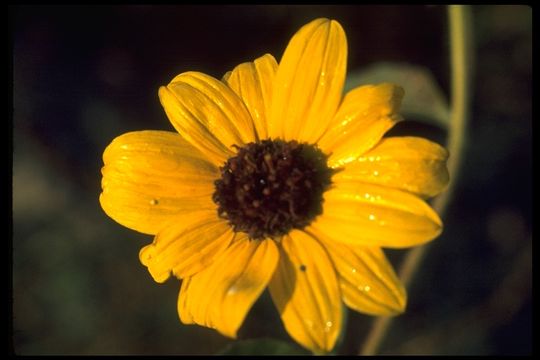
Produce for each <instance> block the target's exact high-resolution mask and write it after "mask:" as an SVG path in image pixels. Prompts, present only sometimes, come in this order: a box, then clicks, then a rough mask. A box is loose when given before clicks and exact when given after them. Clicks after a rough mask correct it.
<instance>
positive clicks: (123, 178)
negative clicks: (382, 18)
mask: <svg viewBox="0 0 540 360" xmlns="http://www.w3.org/2000/svg"><path fill="white" fill-rule="evenodd" d="M346 59H347V43H346V38H345V33H344V31H343V29H342V28H341V26H340V25H339V23H338V22H336V21H333V20H327V19H317V20H314V21H312V22H310V23H309V24H307V25H305V26H304V27H302V28H301V29H300V30H299V31H298V32H297V33H296V34H295V35H294V36H293V38H292V39H291V41H290V43H289V45H288V46H287V48H286V50H285V53H284V55H283V57H282V59H281V61H280V63H279V64H278V63H277V62H276V60H275V59H274V57H273V56H272V55H269V54H266V55H264V56H262V57H260V58H258V59H256V60H255V61H253V62H248V63H243V64H240V65H239V66H237V67H236V68H234V69H233V70H232V71H230V72H228V73H226V74H225V76H224V77H223V79H222V80H221V81H220V80H217V79H215V78H213V77H211V76H208V75H205V74H202V73H198V72H186V73H182V74H180V75H178V76H176V77H175V78H174V79H173V80H172V81H171V82H170V83H169V84H168V85H167V86H165V87H161V88H160V89H159V98H160V100H161V103H162V105H163V107H164V109H165V112H166V113H167V115H168V117H169V119H170V120H171V123H172V124H173V126H174V128H175V129H176V130H177V131H178V133H173V132H165V131H138V132H131V133H127V134H124V135H121V136H119V137H117V138H116V139H115V140H114V141H113V142H112V143H111V144H110V145H109V146H108V147H107V149H106V150H105V152H104V154H103V160H104V163H105V166H104V167H103V170H102V173H103V180H102V188H103V192H102V194H101V196H100V202H101V205H102V207H103V209H104V210H105V212H106V213H107V214H108V215H109V216H110V217H111V218H113V219H114V220H116V221H117V222H119V223H120V224H122V225H124V226H126V227H128V228H131V229H134V230H137V231H139V232H142V233H146V234H151V235H155V238H154V241H153V242H152V243H151V244H150V245H147V246H145V247H144V248H143V249H142V250H141V252H140V260H141V262H142V263H143V264H144V265H145V266H147V267H148V270H149V272H150V274H151V275H152V277H153V278H154V279H155V280H156V281H157V282H164V281H165V280H167V279H168V278H169V277H170V275H171V274H172V275H174V276H175V277H177V278H179V279H182V285H181V290H180V295H179V299H178V313H179V315H180V319H181V321H182V322H183V323H186V324H192V323H195V324H199V325H203V326H207V327H211V328H215V329H216V330H218V331H219V332H220V333H222V334H224V335H226V336H230V337H235V336H236V333H237V330H238V329H239V328H240V326H241V325H242V323H243V320H244V318H245V316H246V314H247V313H248V311H249V310H250V308H251V307H252V305H253V304H254V302H255V301H256V300H257V298H258V297H259V296H260V294H261V293H262V292H263V291H264V289H265V288H267V287H268V288H269V290H270V294H271V296H272V299H273V301H274V303H275V305H276V307H277V310H278V311H279V314H280V316H281V319H282V320H283V323H284V326H285V328H286V329H287V331H288V332H289V334H290V335H291V337H293V338H294V339H295V340H296V341H297V342H298V343H300V344H301V345H303V346H304V347H306V348H309V349H311V350H312V351H314V352H326V351H330V350H331V349H332V348H333V347H334V345H335V343H336V340H337V338H338V335H339V333H340V331H341V327H342V303H345V305H347V306H348V307H350V308H351V309H354V310H356V311H359V312H362V313H366V314H371V315H395V314H398V313H401V312H402V311H404V308H405V304H406V293H405V290H404V288H403V286H402V285H401V284H400V282H399V280H398V278H397V277H396V275H395V273H394V271H393V269H392V267H391V265H390V263H389V262H388V260H387V259H386V257H385V255H384V253H383V251H382V250H381V248H383V247H389V248H405V247H410V246H416V245H420V244H423V243H425V242H427V241H429V240H432V239H433V238H435V237H437V236H438V235H439V233H440V232H441V229H442V223H441V220H440V219H439V217H438V216H437V214H436V213H435V212H434V211H433V210H432V209H431V207H430V206H429V205H428V204H427V203H426V202H425V199H426V198H428V197H432V196H435V195H436V194H438V193H439V192H441V191H442V190H443V189H444V188H445V186H446V184H447V182H448V173H447V170H446V159H447V156H448V154H447V152H446V150H445V149H443V148H442V147H440V146H439V145H437V144H435V143H433V142H430V141H428V140H425V139H421V138H417V137H386V138H383V135H384V134H385V133H386V132H387V131H388V130H389V129H390V128H391V127H392V126H394V124H396V122H398V121H399V120H400V119H401V118H400V116H399V115H398V113H397V112H398V109H399V105H400V101H401V98H402V97H403V90H402V89H401V88H400V87H398V86H396V85H392V84H379V85H368V86H361V87H358V88H356V89H353V90H351V91H350V92H348V93H347V94H345V96H343V94H342V91H343V84H344V80H345V75H346Z"/></svg>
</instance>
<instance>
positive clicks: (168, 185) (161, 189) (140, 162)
mask: <svg viewBox="0 0 540 360" xmlns="http://www.w3.org/2000/svg"><path fill="white" fill-rule="evenodd" d="M103 162H104V163H105V166H104V167H103V168H102V170H101V172H102V174H103V179H102V181H101V186H102V189H103V192H102V193H101V195H100V197H99V201H100V203H101V207H102V208H103V210H104V211H105V213H106V214H107V215H109V216H110V217H111V218H113V219H114V220H115V221H117V222H118V223H120V224H122V225H124V226H126V227H128V228H130V229H133V230H137V231H140V232H142V233H145V234H152V235H153V234H156V233H157V232H158V231H159V230H161V229H162V228H163V227H164V226H165V224H166V223H168V222H169V221H171V220H174V219H176V218H178V217H179V216H182V215H183V214H186V213H189V212H191V211H195V210H201V209H215V207H216V206H215V204H214V203H213V202H212V199H211V197H212V193H213V192H214V184H213V182H214V180H215V179H217V178H218V177H219V171H218V169H217V168H216V167H215V166H214V165H212V164H211V163H210V162H208V161H207V160H205V157H204V155H203V154H201V153H200V152H199V151H198V150H197V149H195V148H194V147H193V146H191V145H190V144H189V143H188V142H187V141H185V140H184V139H183V138H182V137H181V136H180V135H178V134H176V133H173V132H166V131H137V132H130V133H127V134H123V135H121V136H119V137H117V138H116V139H114V140H113V141H112V142H111V144H109V146H108V147H107V148H106V149H105V152H104V153H103Z"/></svg>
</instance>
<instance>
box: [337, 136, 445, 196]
mask: <svg viewBox="0 0 540 360" xmlns="http://www.w3.org/2000/svg"><path fill="white" fill-rule="evenodd" d="M447 159H448V151H446V149H444V148H443V147H441V146H440V145H437V144H436V143H434V142H431V141H429V140H426V139H422V138H419V137H391V138H386V139H382V141H381V142H380V143H379V144H378V145H377V146H376V147H374V148H373V149H371V150H370V151H368V152H367V153H365V154H363V155H361V156H360V157H358V158H357V159H356V160H354V161H352V162H350V163H348V164H347V165H346V166H345V168H344V169H343V171H340V172H338V173H337V174H335V175H334V176H333V178H332V181H334V182H335V183H339V182H340V181H342V180H344V181H360V182H369V183H374V184H379V185H385V186H389V187H392V188H398V189H402V190H405V191H409V192H412V193H415V194H418V195H420V196H423V197H426V198H427V197H432V196H435V195H437V194H438V193H440V192H441V191H443V190H444V189H445V188H446V186H447V185H448V179H449V177H448V169H447V168H446V160H447Z"/></svg>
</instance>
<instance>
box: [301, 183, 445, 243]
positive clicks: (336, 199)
mask: <svg viewBox="0 0 540 360" xmlns="http://www.w3.org/2000/svg"><path fill="white" fill-rule="evenodd" d="M323 211H324V212H323V214H322V215H321V216H319V217H318V218H316V219H315V221H314V222H313V223H312V224H311V227H312V228H314V229H315V231H314V233H316V234H323V235H325V236H327V237H331V238H332V239H334V240H336V241H339V242H342V243H345V244H350V245H356V246H360V245H364V246H379V247H391V248H403V247H410V246H415V245H420V244H423V243H425V242H427V241H429V240H432V239H433V238H435V237H437V236H438V235H439V234H440V232H441V230H442V222H441V219H440V218H439V216H438V215H437V213H435V211H433V209H432V208H431V207H430V206H429V205H428V204H427V203H426V202H424V201H423V200H422V199H420V198H419V197H417V196H415V195H413V194H410V193H407V192H404V191H400V190H396V189H392V188H387V187H383V186H377V185H372V184H367V183H345V182H340V183H339V184H336V187H335V188H333V189H330V190H328V191H327V192H325V193H324V205H323Z"/></svg>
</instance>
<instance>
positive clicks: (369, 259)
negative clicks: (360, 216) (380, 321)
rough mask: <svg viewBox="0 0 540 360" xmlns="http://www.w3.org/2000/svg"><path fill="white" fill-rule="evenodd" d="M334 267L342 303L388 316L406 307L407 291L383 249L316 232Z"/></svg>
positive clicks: (358, 309)
mask: <svg viewBox="0 0 540 360" xmlns="http://www.w3.org/2000/svg"><path fill="white" fill-rule="evenodd" d="M315 236H316V237H317V238H318V239H319V240H320V241H322V243H323V244H324V246H325V248H326V250H328V253H329V254H330V258H331V259H332V262H333V263H334V266H335V267H336V270H337V273H338V279H339V285H340V288H341V294H342V298H343V301H344V302H345V304H346V305H347V306H348V307H350V308H352V309H354V310H356V311H359V312H362V313H365V314H370V315H376V316H389V315H396V314H399V313H401V312H403V311H404V310H405V305H406V302H407V294H406V292H405V289H404V288H403V285H402V284H401V282H400V281H399V279H398V278H397V276H396V274H395V272H394V269H393V268H392V265H391V264H390V263H389V262H388V260H387V259H386V256H385V255H384V253H383V251H382V250H381V249H380V248H377V247H368V246H348V245H343V244H340V243H338V242H336V241H334V240H333V239H331V238H327V237H324V236H321V234H315Z"/></svg>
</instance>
